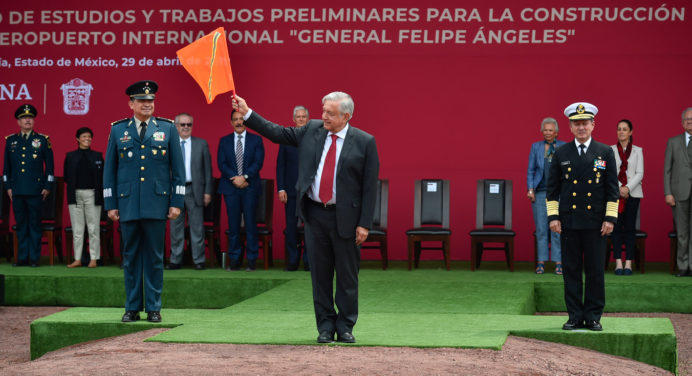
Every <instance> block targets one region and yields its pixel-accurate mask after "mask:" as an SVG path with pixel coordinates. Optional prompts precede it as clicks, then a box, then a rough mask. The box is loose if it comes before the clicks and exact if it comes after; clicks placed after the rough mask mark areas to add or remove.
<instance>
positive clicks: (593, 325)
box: [585, 320, 603, 332]
mask: <svg viewBox="0 0 692 376" xmlns="http://www.w3.org/2000/svg"><path fill="white" fill-rule="evenodd" d="M585 327H586V329H589V330H593V331H596V332H600V331H601V330H603V327H602V326H601V323H600V322H598V321H596V320H586V325H585Z"/></svg>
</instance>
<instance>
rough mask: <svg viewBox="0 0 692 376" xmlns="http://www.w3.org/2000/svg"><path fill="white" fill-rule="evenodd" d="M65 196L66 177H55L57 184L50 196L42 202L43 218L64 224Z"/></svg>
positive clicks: (54, 185)
mask: <svg viewBox="0 0 692 376" xmlns="http://www.w3.org/2000/svg"><path fill="white" fill-rule="evenodd" d="M64 197H65V179H64V178H63V177H61V176H56V177H55V184H53V189H51V190H50V193H49V194H48V197H46V199H45V200H43V201H42V202H41V220H43V221H51V222H53V223H55V224H57V225H60V224H62V205H63V202H64Z"/></svg>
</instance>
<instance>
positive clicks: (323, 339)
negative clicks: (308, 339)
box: [317, 332, 334, 343]
mask: <svg viewBox="0 0 692 376" xmlns="http://www.w3.org/2000/svg"><path fill="white" fill-rule="evenodd" d="M332 342H334V333H330V332H322V333H320V335H319V336H317V343H332Z"/></svg>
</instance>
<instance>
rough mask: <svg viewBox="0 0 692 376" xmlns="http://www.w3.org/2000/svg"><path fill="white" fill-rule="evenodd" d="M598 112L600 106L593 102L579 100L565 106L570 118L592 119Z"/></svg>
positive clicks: (566, 114)
mask: <svg viewBox="0 0 692 376" xmlns="http://www.w3.org/2000/svg"><path fill="white" fill-rule="evenodd" d="M597 113H598V108H597V107H596V106H594V105H592V104H591V103H586V102H577V103H572V104H570V105H569V106H567V108H565V116H567V117H568V118H569V120H592V119H593V118H594V116H596V114H597Z"/></svg>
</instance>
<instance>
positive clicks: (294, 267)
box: [284, 265, 298, 272]
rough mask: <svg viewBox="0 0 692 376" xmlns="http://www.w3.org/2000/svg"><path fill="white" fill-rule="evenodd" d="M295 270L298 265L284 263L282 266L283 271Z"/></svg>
mask: <svg viewBox="0 0 692 376" xmlns="http://www.w3.org/2000/svg"><path fill="white" fill-rule="evenodd" d="M296 270H298V266H296V265H286V267H285V268H284V271H285V272H295V271H296Z"/></svg>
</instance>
